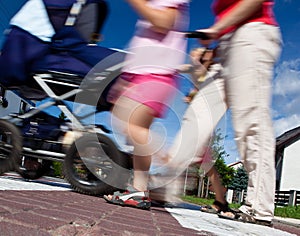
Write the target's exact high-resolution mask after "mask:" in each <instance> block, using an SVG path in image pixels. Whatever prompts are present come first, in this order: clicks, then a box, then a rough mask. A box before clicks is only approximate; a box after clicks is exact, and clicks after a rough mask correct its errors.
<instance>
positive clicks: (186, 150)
mask: <svg viewBox="0 0 300 236" xmlns="http://www.w3.org/2000/svg"><path fill="white" fill-rule="evenodd" d="M280 50H281V34H280V31H279V28H278V27H275V26H270V25H265V24H263V23H249V24H246V25H244V26H242V27H240V28H239V29H238V30H236V31H235V32H234V33H233V34H230V35H225V36H223V37H222V38H221V40H220V43H219V49H218V53H219V56H220V58H221V64H222V66H223V69H222V70H221V71H220V73H219V74H218V73H216V74H215V76H214V77H211V78H208V80H207V81H206V82H205V83H204V84H203V85H202V86H201V88H200V91H199V92H198V94H197V95H196V96H195V98H194V100H193V101H192V103H191V104H190V106H189V107H188V109H187V111H186V114H185V116H184V118H183V121H182V127H181V130H180V132H179V133H178V134H177V137H176V138H175V142H174V144H173V145H172V147H171V149H170V150H169V156H170V157H171V163H172V166H176V173H174V174H177V175H178V174H179V173H180V172H181V171H184V169H185V168H186V167H187V166H188V165H189V164H190V163H191V162H193V158H195V157H199V156H201V155H203V152H205V150H206V147H207V146H208V145H209V143H210V139H211V137H212V135H213V131H214V129H215V127H216V126H217V124H218V122H219V121H220V119H221V118H222V116H223V115H224V114H225V112H226V110H227V108H230V109H231V113H232V123H233V127H234V130H235V140H236V143H237V147H238V150H239V154H240V158H241V161H242V162H243V164H244V167H245V169H246V170H247V172H248V175H249V182H248V189H247V199H246V204H247V205H249V206H251V208H252V209H253V210H254V212H255V216H256V218H257V219H262V220H272V218H273V214H274V200H275V199H274V197H275V138H274V133H273V127H272V117H271V112H270V107H271V86H272V85H271V81H272V77H273V67H274V64H275V63H276V61H277V58H278V56H279V53H280ZM213 69H214V68H213ZM216 69H218V68H216Z"/></svg>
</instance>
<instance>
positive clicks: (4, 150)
mask: <svg viewBox="0 0 300 236" xmlns="http://www.w3.org/2000/svg"><path fill="white" fill-rule="evenodd" d="M37 1H38V0H35V2H37ZM41 1H42V0H40V1H39V2H41ZM43 1H44V3H45V2H51V1H52V0H51V1H50V0H43ZM52 2H53V3H55V4H60V3H62V2H60V1H58V0H53V1H52ZM68 2H71V0H69V1H68ZM73 2H74V4H76V2H78V0H76V1H75V0H74V1H73ZM91 2H93V1H91ZM99 2H100V0H99ZM102 2H103V1H102ZM80 4H82V3H80ZM101 4H102V5H101V6H104V5H103V3H101ZM73 6H74V5H73ZM82 6H84V5H82ZM51 7H52V5H51ZM31 9H32V8H31ZM104 9H106V8H105V7H104ZM50 10H52V8H51V9H50ZM71 12H72V11H71ZM77 13H78V12H77ZM70 14H71V13H70ZM66 15H67V16H68V14H66ZM78 15H79V14H77V16H78ZM69 16H70V15H69ZM71 16H72V17H74V15H72V14H71ZM77 16H76V17H77ZM103 17H104V18H105V14H104V15H103ZM75 26H76V25H74V27H75ZM13 27H15V28H12V29H16V30H17V31H14V32H17V36H18V34H19V35H20V34H21V35H22V34H23V33H24V31H26V30H24V29H23V28H20V27H19V26H18V25H16V26H15V25H13ZM56 27H57V26H56ZM60 27H62V28H60V30H58V33H57V32H56V34H55V35H54V36H53V37H52V41H51V43H50V44H48V43H45V42H43V41H41V40H40V39H37V38H36V37H35V36H34V35H33V36H31V35H30V37H29V38H28V40H29V41H28V42H30V43H32V42H34V43H35V42H37V43H41V44H42V45H43V46H42V47H43V48H41V51H39V52H38V53H39V54H36V55H38V56H41V55H42V54H43V53H44V51H43V50H45V48H46V47H48V45H51V46H49V48H51V50H53V48H54V49H55V50H54V51H55V53H58V55H59V56H61V55H65V54H64V50H68V48H67V47H68V45H69V44H68V43H71V44H72V46H74V45H76V46H75V48H73V49H74V51H70V55H74V54H75V55H76V56H79V58H78V57H75V58H73V61H72V60H71V62H74V59H75V61H76V62H78V63H79V67H80V68H84V72H83V73H81V72H82V71H80V72H79V71H78V70H76V71H78V74H77V72H75V73H73V72H71V73H69V71H64V70H62V71H60V70H59V69H57V68H56V67H54V68H53V67H50V69H48V68H47V67H46V68H45V67H43V65H42V66H41V65H40V64H39V63H37V65H35V66H36V68H35V69H36V70H35V69H33V70H30V76H29V77H30V79H31V82H33V83H34V84H33V86H31V82H29V83H30V87H29V90H28V86H27V84H26V83H24V82H25V81H23V79H24V78H25V77H26V76H27V75H28V74H27V73H28V71H26V73H23V74H21V75H22V77H23V79H21V80H19V82H20V81H21V84H22V86H23V88H24V87H27V89H25V90H24V91H22V87H21V86H19V87H18V85H17V86H16V85H14V86H10V85H7V84H6V82H7V80H11V78H12V77H14V76H15V73H14V72H18V70H17V69H15V68H14V67H13V66H10V68H9V69H10V71H12V72H13V73H12V75H13V76H7V77H3V78H4V81H3V82H4V83H2V82H1V85H0V87H1V96H0V105H2V107H3V108H6V107H8V105H9V103H10V101H9V99H7V98H6V95H7V93H6V92H7V91H11V92H13V94H14V95H17V96H18V97H19V98H20V104H19V111H18V112H14V113H11V114H8V115H6V116H4V117H2V118H0V173H3V172H6V171H9V170H16V171H17V172H18V173H19V174H20V175H21V176H22V177H24V178H26V179H37V178H39V177H41V176H43V175H44V174H45V173H47V172H48V171H49V170H50V167H51V164H52V162H53V161H58V162H63V175H64V177H65V178H66V179H67V181H68V182H69V183H70V185H71V187H72V188H73V189H74V190H75V191H78V192H80V193H84V194H90V195H102V194H105V193H108V192H110V191H112V189H120V188H123V187H124V186H125V185H126V184H127V180H128V178H129V177H130V176H129V175H130V170H129V169H130V168H131V166H132V163H131V159H130V158H128V156H129V154H128V153H126V152H123V151H121V150H120V148H119V147H118V146H117V145H116V144H115V143H114V141H112V140H111V139H110V138H109V137H108V134H109V133H110V130H108V129H107V128H106V127H105V126H103V125H102V124H97V125H96V124H93V125H85V124H84V122H83V120H84V119H85V118H87V117H89V116H91V115H93V114H94V112H91V113H88V114H85V115H84V116H78V115H76V114H74V113H73V112H72V109H71V108H70V107H69V106H68V105H67V103H66V102H65V101H66V100H68V101H71V102H74V99H73V98H74V97H75V98H76V96H77V95H78V94H81V93H84V92H85V91H91V92H92V93H94V94H98V93H100V94H101V92H103V91H102V90H101V82H102V81H104V80H108V81H109V82H111V81H113V79H114V78H115V77H116V75H117V74H118V73H119V71H120V68H121V67H122V66H123V63H120V62H119V63H116V62H115V61H114V59H112V58H110V61H111V62H114V63H115V65H111V63H109V66H108V65H107V64H105V62H104V64H105V68H101V69H100V72H99V73H98V72H95V71H92V70H90V72H88V75H92V76H91V78H92V80H91V81H90V82H91V83H92V84H83V83H82V82H83V78H86V76H85V75H86V73H87V68H90V66H92V67H93V66H94V65H95V63H98V62H99V60H102V59H103V58H105V55H106V56H107V55H111V53H113V52H114V51H115V50H110V49H109V50H108V49H106V50H105V49H104V48H102V49H100V47H98V46H95V45H94V46H91V47H90V46H89V42H88V41H86V40H81V38H82V37H81V36H82V35H80V34H78V32H77V29H76V27H75V28H74V27H73V25H72V26H69V25H68V26H67V27H66V28H64V27H63V26H60ZM72 27H73V28H72ZM99 27H102V24H100V25H99V24H98V25H97V31H98V30H99ZM61 29H63V30H64V29H65V31H61ZM12 32H13V30H12ZM29 33H30V32H29ZM65 33H66V34H65ZM13 35H14V34H13ZM65 36H66V37H67V39H68V40H70V39H71V40H73V41H68V40H66V43H67V45H61V44H60V42H64V38H60V37H65ZM73 36H74V38H72V37H73ZM78 36H79V37H78ZM93 36H94V35H93ZM57 37H58V38H57ZM30 40H31V41H30ZM74 40H75V41H74ZM94 40H95V38H92V42H91V43H92V44H94ZM19 42H20V41H19ZM22 42H23V40H22ZM57 43H58V45H57ZM26 45H27V44H26ZM26 45H25V46H26ZM77 46H78V47H77ZM76 47H77V48H76ZM8 48H9V49H13V48H14V47H13V46H11V45H9V46H8ZM62 48H63V50H62ZM97 48H98V49H99V50H98V51H97ZM47 50H48V48H47ZM51 50H50V51H51ZM85 50H87V51H85ZM94 50H96V51H94ZM101 50H102V51H101ZM79 51H80V53H81V51H82V52H83V54H82V55H78V54H76V53H78V52H79ZM91 51H93V52H95V53H96V54H97V53H98V52H99V51H101V52H103V56H102V59H101V58H99V60H98V57H93V58H88V59H89V60H90V61H86V60H85V59H87V58H86V55H88V54H89V53H90V52H91ZM51 52H52V51H51ZM61 52H62V54H59V53H61ZM115 52H116V51H115ZM68 53H69V52H68ZM72 53H73V54H72ZM123 53H124V52H123ZM3 55H4V54H3ZM6 55H8V54H6ZM47 55H52V54H47ZM55 55H56V54H55ZM68 55H69V54H68ZM1 56H2V55H1ZM30 56H32V55H30ZM117 56H118V55H117ZM4 58H5V57H4ZM16 58H17V59H21V61H22V62H23V58H19V57H16ZM39 58H41V57H36V58H34V59H35V62H37V61H39ZM113 58H114V57H113ZM24 59H26V58H24ZM48 59H49V58H48ZM118 60H119V59H118ZM19 61H20V60H19ZM45 61H46V62H47V60H45ZM1 62H2V64H1V66H2V67H1V68H5V65H7V62H6V61H5V59H4V60H3V58H2V60H1ZM52 62H53V58H52ZM9 65H10V64H9ZM39 66H41V67H39ZM11 68H13V69H12V70H11ZM59 68H61V67H59ZM22 69H23V68H22ZM76 69H77V68H76ZM8 71H9V70H8ZM71 71H72V70H71ZM22 72H23V71H22ZM24 72H25V70H24ZM18 75H20V73H19V74H18ZM23 75H24V76H23ZM91 78H90V79H91ZM1 81H2V78H1ZM24 84H26V85H24ZM104 85H105V86H107V85H108V83H107V82H106V83H104ZM51 86H54V87H63V90H62V91H63V92H62V93H61V91H59V92H55V91H56V90H57V89H55V90H54V89H52V88H51ZM37 87H38V89H37V90H38V92H39V94H37V95H38V96H35V94H34V93H33V94H28V93H27V94H26V91H27V92H28V91H29V92H31V91H36V88H37ZM66 88H67V90H66ZM99 89H100V90H101V91H100V92H99ZM58 90H59V89H58ZM40 92H42V93H43V94H42V95H46V97H48V99H50V100H49V101H46V102H44V103H42V104H41V105H38V106H33V104H34V100H42V99H43V98H45V96H40V95H41V94H40ZM100 100H101V97H100ZM75 102H76V101H75ZM82 104H85V103H84V102H83V103H82ZM86 105H94V106H96V112H101V111H105V110H107V107H105V106H104V107H102V106H101V101H100V102H99V101H98V103H97V104H89V103H87V104H86ZM105 105H107V104H105ZM52 106H56V107H57V108H58V109H59V110H60V111H61V112H62V114H64V116H65V117H66V118H67V120H68V121H69V122H71V124H72V127H70V126H69V127H68V128H67V129H66V130H65V129H64V130H62V128H61V124H60V122H61V123H62V124H63V125H66V121H65V120H59V118H57V117H54V116H51V115H49V114H47V113H45V110H46V109H47V108H49V107H52ZM8 110H9V109H8ZM53 120H54V123H51V125H54V128H53V129H54V131H55V132H54V133H55V135H54V136H51V135H50V134H51V132H52V131H53V130H47V131H48V132H49V133H47V132H46V133H43V135H44V136H39V135H38V134H39V133H38V132H39V131H38V129H39V125H41V124H42V122H44V121H45V124H46V125H48V123H47V122H48V121H51V122H52V121H53ZM58 120H59V121H58ZM39 122H40V123H39ZM49 123H50V122H49ZM40 127H41V126H40ZM70 133H71V134H72V133H73V134H74V133H75V134H76V135H73V136H74V137H72V138H71V144H67V145H65V144H64V141H63V140H64V139H65V138H66V136H67V135H68V134H70ZM78 134H79V135H78ZM90 150H94V152H91V151H90ZM95 150H96V151H95Z"/></svg>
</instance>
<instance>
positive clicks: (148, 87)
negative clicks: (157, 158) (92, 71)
mask: <svg viewBox="0 0 300 236" xmlns="http://www.w3.org/2000/svg"><path fill="white" fill-rule="evenodd" d="M127 2H128V3H129V4H130V5H131V6H132V8H133V9H134V10H136V12H137V13H138V15H139V16H140V19H139V20H138V21H137V24H136V32H135V35H134V36H133V38H132V39H131V41H130V45H129V54H128V55H127V57H126V59H125V62H127V64H126V65H125V67H124V68H123V71H122V74H121V76H120V78H119V79H118V81H117V82H116V84H115V85H114V86H113V87H112V88H111V90H110V92H109V94H108V100H110V101H111V102H113V103H114V104H115V105H114V108H113V110H112V113H113V115H114V116H115V117H116V118H117V119H118V121H117V122H119V124H116V126H117V127H118V128H119V129H122V131H123V132H124V133H125V135H127V137H128V140H129V141H130V142H131V144H132V145H133V146H134V151H133V169H134V174H133V184H132V186H129V187H128V189H127V191H126V192H124V193H119V192H116V193H114V194H113V195H106V196H104V198H105V199H106V201H108V202H110V203H113V204H119V205H126V206H133V207H138V208H142V209H149V208H150V205H151V203H150V199H149V197H148V188H147V186H148V172H149V168H150V165H151V155H152V154H153V153H155V152H156V151H157V150H156V148H157V147H156V145H155V143H154V142H155V141H156V140H157V138H154V137H153V134H150V130H149V129H150V126H151V124H152V122H153V120H154V118H155V117H162V116H163V115H164V113H165V110H166V108H167V105H168V102H169V100H170V99H171V98H172V96H173V95H175V91H176V87H177V83H176V77H177V71H176V68H178V66H179V65H181V64H182V63H183V62H184V59H185V51H186V44H187V42H186V39H185V38H184V34H182V33H180V31H186V30H187V28H188V22H189V0H149V1H147V0H127Z"/></svg>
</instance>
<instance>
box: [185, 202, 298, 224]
mask: <svg viewBox="0 0 300 236" xmlns="http://www.w3.org/2000/svg"><path fill="white" fill-rule="evenodd" d="M181 198H182V200H183V201H186V202H190V203H194V204H197V205H211V204H212V203H213V202H214V199H205V198H198V197H195V196H183V197H181ZM229 206H230V208H232V209H236V208H239V207H240V204H235V203H233V204H229ZM274 214H275V216H279V217H285V218H294V219H300V206H294V207H292V206H287V207H279V206H277V207H275V212H274Z"/></svg>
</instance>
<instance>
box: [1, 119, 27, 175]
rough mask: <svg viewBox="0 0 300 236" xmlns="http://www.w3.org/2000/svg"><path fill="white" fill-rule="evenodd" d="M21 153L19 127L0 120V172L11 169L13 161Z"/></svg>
mask: <svg viewBox="0 0 300 236" xmlns="http://www.w3.org/2000/svg"><path fill="white" fill-rule="evenodd" d="M21 153H22V136H21V134H20V131H19V129H18V128H17V127H16V126H15V125H13V124H12V123H10V122H9V121H6V120H0V174H2V173H4V172H6V171H10V170H12V169H13V166H14V161H15V160H17V159H18V158H19V157H20V156H21Z"/></svg>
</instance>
